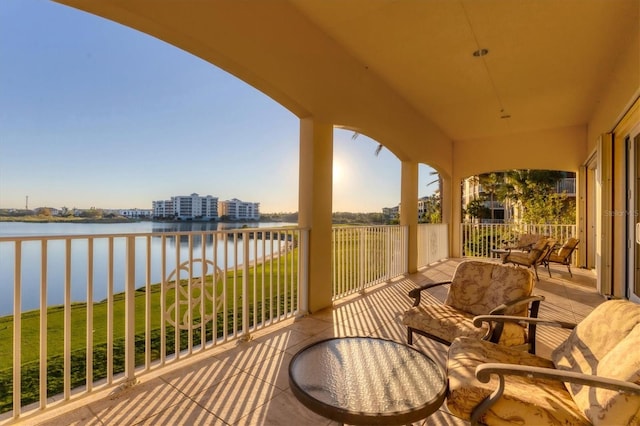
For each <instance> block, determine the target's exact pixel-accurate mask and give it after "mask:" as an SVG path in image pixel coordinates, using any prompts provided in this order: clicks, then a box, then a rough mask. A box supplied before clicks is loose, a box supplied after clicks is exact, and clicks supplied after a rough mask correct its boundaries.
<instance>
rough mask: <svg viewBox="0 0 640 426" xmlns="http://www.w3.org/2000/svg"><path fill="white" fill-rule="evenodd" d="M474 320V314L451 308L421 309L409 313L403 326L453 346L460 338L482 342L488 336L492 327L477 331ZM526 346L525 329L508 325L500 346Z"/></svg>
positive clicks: (432, 307) (419, 307) (516, 325)
mask: <svg viewBox="0 0 640 426" xmlns="http://www.w3.org/2000/svg"><path fill="white" fill-rule="evenodd" d="M473 317H474V315H472V314H469V313H467V312H464V311H461V310H459V309H456V308H454V307H452V306H448V305H437V304H434V305H420V306H415V307H413V308H411V309H409V310H408V311H406V312H405V314H404V317H403V318H402V323H403V324H404V325H406V326H407V327H411V328H414V329H418V330H422V331H424V332H426V333H429V334H432V335H434V336H438V337H440V338H441V339H444V340H446V341H448V342H452V341H453V340H454V339H455V338H456V337H458V336H467V337H474V338H476V339H480V338H482V337H483V336H484V335H485V334H486V333H487V330H488V325H487V324H486V323H484V324H483V327H482V328H477V327H475V326H474V325H473ZM525 342H526V329H525V327H522V326H520V325H519V324H513V323H507V324H505V328H504V330H503V331H502V335H501V336H500V341H499V343H500V344H502V345H506V346H516V345H522V344H523V343H525Z"/></svg>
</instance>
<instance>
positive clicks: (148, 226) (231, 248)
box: [0, 222, 296, 316]
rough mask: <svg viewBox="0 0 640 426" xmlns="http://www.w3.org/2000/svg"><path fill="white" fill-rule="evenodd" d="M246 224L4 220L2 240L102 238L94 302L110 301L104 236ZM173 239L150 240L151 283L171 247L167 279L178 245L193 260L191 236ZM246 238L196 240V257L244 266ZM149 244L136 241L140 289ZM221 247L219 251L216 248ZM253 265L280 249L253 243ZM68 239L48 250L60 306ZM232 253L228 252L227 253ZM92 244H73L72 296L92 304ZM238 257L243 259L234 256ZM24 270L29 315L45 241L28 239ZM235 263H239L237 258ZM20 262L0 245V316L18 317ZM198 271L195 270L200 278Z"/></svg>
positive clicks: (118, 282) (116, 261) (121, 256)
mask: <svg viewBox="0 0 640 426" xmlns="http://www.w3.org/2000/svg"><path fill="white" fill-rule="evenodd" d="M248 226H249V227H251V228H275V227H282V226H296V224H295V223H255V224H253V223H252V224H250V225H248ZM242 227H243V224H241V223H211V222H206V223H205V222H182V223H167V222H134V223H27V222H0V237H27V236H61V235H65V236H66V235H92V236H96V238H95V239H94V247H93V252H94V256H93V270H94V272H93V282H94V284H93V287H94V291H93V300H94V301H100V300H103V299H105V298H106V297H107V277H108V269H109V268H108V240H107V239H106V238H98V236H99V235H105V234H112V235H113V234H147V233H173V232H192V231H215V230H219V231H221V230H232V229H238V228H242ZM178 240H179V241H178V242H176V238H175V237H174V236H167V237H166V238H165V239H164V244H163V239H162V238H161V237H160V236H153V237H151V239H150V257H151V265H152V268H151V283H158V282H160V281H161V279H162V273H163V271H162V268H161V266H160V265H161V253H162V249H163V245H164V248H165V249H166V253H167V258H166V269H165V271H164V274H165V276H166V275H168V274H169V273H170V272H171V271H173V270H174V269H175V264H176V259H175V257H176V256H175V252H176V245H177V244H178V243H179V245H180V247H179V250H180V261H184V260H187V259H188V258H189V242H188V237H186V236H183V237H181V238H178ZM243 243H244V242H243V241H242V240H238V241H237V242H230V244H228V245H227V248H226V250H225V246H224V243H223V242H222V241H218V242H217V243H216V244H214V240H213V237H212V236H205V238H204V241H203V238H202V237H201V236H199V235H196V236H194V237H193V239H192V249H193V253H194V255H193V256H194V258H200V257H202V250H203V245H204V250H205V253H206V257H207V258H208V259H210V258H213V257H214V252H215V253H216V254H215V256H217V260H218V265H219V266H220V267H221V268H222V267H223V266H224V259H225V255H226V259H227V262H226V263H227V265H228V266H231V265H232V264H233V263H234V261H236V262H237V263H238V264H241V263H242V262H243V259H242V253H243V250H242V245H243ZM146 244H147V239H146V238H144V237H139V238H136V268H135V269H136V271H135V281H136V287H140V286H143V285H144V284H145V282H146V250H147V248H146ZM113 245H114V255H113V265H114V267H113V282H114V290H113V291H114V293H118V292H122V291H124V283H125V268H124V265H125V240H124V239H123V238H116V239H114V240H113ZM214 246H215V247H214ZM249 249H250V250H249V261H251V260H252V259H254V258H256V257H257V258H260V257H262V256H264V255H269V254H270V253H271V251H272V250H274V251H275V250H277V244H276V245H273V244H269V243H266V244H264V245H263V244H262V242H261V241H258V242H257V243H254V241H253V239H252V240H250V241H249ZM65 250H66V247H65V241H64V240H56V241H50V242H49V244H48V249H47V271H46V272H47V304H48V305H49V306H52V305H60V304H62V303H64V281H65V262H64V259H65V257H64V256H65ZM225 251H226V253H225ZM87 253H88V243H87V240H75V241H73V243H72V246H71V259H72V261H71V298H72V300H73V301H74V302H83V301H86V300H87V286H86V283H87V259H88V256H87ZM236 255H237V258H234V257H235V256H236ZM21 257H22V268H21V271H20V275H21V281H22V286H21V287H22V296H21V297H22V306H21V309H22V310H23V311H26V310H31V309H37V308H38V307H39V304H40V276H41V267H40V265H41V257H42V254H41V244H40V242H39V241H27V242H24V243H23V244H22V256H21ZM234 259H235V260H234ZM14 264H15V245H14V244H13V243H7V242H0V292H1V295H0V316H2V315H8V314H11V313H13V288H14V279H15V276H14ZM197 273H198V271H197V270H196V269H195V268H194V274H196V275H197Z"/></svg>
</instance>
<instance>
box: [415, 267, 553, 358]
mask: <svg viewBox="0 0 640 426" xmlns="http://www.w3.org/2000/svg"><path fill="white" fill-rule="evenodd" d="M445 284H451V285H450V287H449V290H448V293H447V297H446V300H445V302H444V304H442V303H430V304H428V303H420V301H421V294H422V292H423V291H425V290H428V289H432V288H434V287H437V286H441V285H445ZM534 286H535V281H534V279H533V274H532V273H531V271H529V270H527V269H522V268H513V267H510V266H504V265H501V264H499V263H495V262H480V261H465V262H462V263H460V264H459V265H458V267H457V268H456V271H455V273H454V275H453V278H452V279H451V281H443V282H438V283H429V284H425V285H423V286H421V287H418V288H415V289H413V290H411V291H410V292H409V296H410V297H412V298H413V299H414V303H413V307H411V308H410V309H409V310H407V311H406V312H405V313H404V316H403V318H402V323H403V324H404V325H406V326H407V341H408V343H409V344H410V345H413V334H414V333H417V334H420V335H423V336H426V337H428V338H430V339H433V340H435V341H438V342H440V343H444V344H446V345H450V344H451V342H452V341H453V340H454V339H455V338H456V337H459V336H469V337H474V338H476V339H486V340H489V341H491V342H496V343H500V344H503V345H507V346H520V347H521V349H525V350H527V349H528V350H529V351H532V352H533V351H535V344H534V343H535V324H531V325H530V326H529V327H528V329H527V327H526V326H522V325H520V324H514V323H509V324H504V323H498V324H497V325H496V326H495V327H494V326H492V325H491V324H487V325H485V326H483V328H477V327H474V325H473V318H474V316H476V315H482V314H489V313H491V314H495V315H517V316H527V315H530V316H532V317H536V316H537V315H538V309H539V307H540V302H541V301H542V300H544V298H543V297H542V296H532V295H531V293H532V291H533V288H534ZM532 342H533V343H532Z"/></svg>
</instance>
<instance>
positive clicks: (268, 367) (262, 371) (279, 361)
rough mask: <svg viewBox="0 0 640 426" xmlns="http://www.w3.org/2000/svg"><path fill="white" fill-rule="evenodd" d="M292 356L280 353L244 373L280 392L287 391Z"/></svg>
mask: <svg viewBox="0 0 640 426" xmlns="http://www.w3.org/2000/svg"><path fill="white" fill-rule="evenodd" d="M291 358H293V355H291V354H288V353H286V352H281V353H279V354H278V355H276V356H274V357H272V358H269V359H267V360H264V361H263V362H260V363H258V364H256V365H255V366H253V367H252V368H250V369H248V370H247V371H246V372H247V373H249V374H251V375H252V376H255V377H257V378H259V379H261V380H264V381H265V382H267V383H270V384H272V385H274V386H275V387H277V388H278V389H281V390H286V389H289V363H290V362H291Z"/></svg>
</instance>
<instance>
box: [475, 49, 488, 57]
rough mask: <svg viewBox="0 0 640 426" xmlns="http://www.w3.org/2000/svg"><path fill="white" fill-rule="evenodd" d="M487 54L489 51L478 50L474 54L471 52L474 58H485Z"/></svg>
mask: <svg viewBox="0 0 640 426" xmlns="http://www.w3.org/2000/svg"><path fill="white" fill-rule="evenodd" d="M487 53H489V49H478V50H476V51H475V52H473V56H475V57H480V56H485V55H486V54H487Z"/></svg>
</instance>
